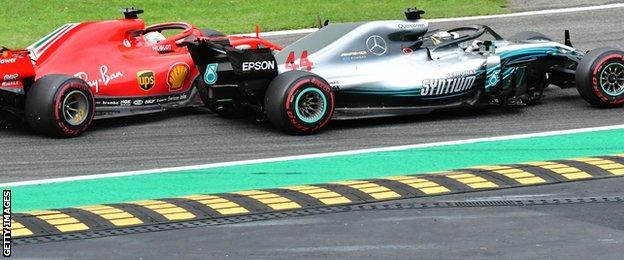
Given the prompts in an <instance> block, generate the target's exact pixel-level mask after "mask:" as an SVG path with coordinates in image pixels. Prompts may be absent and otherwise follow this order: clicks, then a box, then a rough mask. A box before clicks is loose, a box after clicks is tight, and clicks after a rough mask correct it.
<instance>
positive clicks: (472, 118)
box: [0, 8, 624, 182]
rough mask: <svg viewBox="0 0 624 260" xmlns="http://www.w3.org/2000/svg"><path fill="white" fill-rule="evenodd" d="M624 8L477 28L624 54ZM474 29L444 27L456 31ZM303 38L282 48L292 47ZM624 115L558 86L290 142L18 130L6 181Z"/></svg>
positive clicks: (184, 130) (193, 115)
mask: <svg viewBox="0 0 624 260" xmlns="http://www.w3.org/2000/svg"><path fill="white" fill-rule="evenodd" d="M623 11H624V9H621V8H620V9H610V10H601V11H592V12H585V13H582V12H576V13H567V14H555V15H546V16H529V17H516V18H504V19H486V20H480V21H470V23H472V24H476V23H483V24H489V25H491V26H492V27H493V28H494V29H495V30H497V31H498V32H500V33H501V34H503V35H504V36H511V35H513V34H514V33H516V32H518V31H522V30H535V31H540V32H543V33H545V34H546V35H549V36H551V37H552V38H553V39H554V40H559V41H562V40H563V31H564V30H565V29H570V30H571V31H572V41H573V43H574V44H575V45H576V47H578V48H581V49H592V48H597V47H601V46H613V47H619V48H623V47H624V41H623V39H624V27H622V26H620V25H622V24H624V16H622V15H621V14H622V12H623ZM461 25H465V22H450V23H435V24H432V27H433V28H451V27H456V26H461ZM298 37H301V35H296V36H287V37H284V36H281V37H277V38H275V39H274V40H276V41H278V42H280V43H283V44H286V43H289V42H292V41H294V40H296V39H297V38H298ZM621 115H622V109H611V110H604V109H594V108H591V107H590V106H589V105H588V104H587V103H586V102H585V101H584V100H582V99H581V98H580V97H579V96H578V94H577V92H576V90H575V89H567V90H560V89H558V88H550V89H548V91H547V93H546V97H545V98H544V99H543V102H541V103H540V104H537V105H534V106H530V107H526V108H521V109H502V108H491V109H469V110H460V111H450V112H438V113H433V114H429V115H420V116H410V117H401V118H387V119H376V120H353V121H334V122H332V123H331V124H330V125H329V127H328V129H327V130H326V131H324V132H323V133H321V134H318V135H313V136H290V135H286V134H283V133H282V132H279V131H277V130H276V129H274V128H273V127H272V126H270V124H267V123H264V124H258V123H255V122H254V120H253V119H251V118H249V119H239V120H228V119H223V118H219V117H217V116H215V115H212V114H208V113H207V112H206V111H203V110H201V109H184V110H176V111H170V112H164V113H157V114H151V115H144V116H134V117H127V118H119V119H112V120H102V121H96V122H95V124H94V126H93V128H92V130H91V131H88V132H87V133H86V134H85V135H84V136H83V137H80V138H75V139H50V138H46V137H40V136H38V135H36V134H34V133H32V132H31V131H30V130H29V129H28V128H25V127H21V126H19V125H17V126H16V125H13V126H9V127H8V128H3V129H1V130H0V182H9V181H23V180H34V179H45V178H53V177H65V176H75V175H88V174H98V173H109V172H118V171H129V170H143V169H151V168H159V167H173V166H185V165H194V164H205V163H212V162H223V161H233V160H246V159H257V158H267V157H275V156H286V155H298V154H307V153H319V152H331V151H343V150H350V149H359V148H372V147H380V146H391V145H404V144H415V143H426V142H436V141H448V140H459V139H468V138H478V137H488V136H497V135H508V134H520V133H527V132H539V131H548V130H561V129H571V128H581V127H592V126H604V125H612V124H622V123H624V118H622V116H621Z"/></svg>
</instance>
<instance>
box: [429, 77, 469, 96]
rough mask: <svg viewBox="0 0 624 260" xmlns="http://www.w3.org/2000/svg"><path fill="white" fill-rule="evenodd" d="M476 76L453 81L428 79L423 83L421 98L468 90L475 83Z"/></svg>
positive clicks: (453, 79)
mask: <svg viewBox="0 0 624 260" xmlns="http://www.w3.org/2000/svg"><path fill="white" fill-rule="evenodd" d="M475 79H476V77H475V76H468V77H460V78H452V79H426V80H424V81H423V88H422V90H421V91H420V95H421V96H436V95H445V94H452V93H458V92H462V91H465V90H468V89H470V88H471V87H472V85H473V84H474V82H475Z"/></svg>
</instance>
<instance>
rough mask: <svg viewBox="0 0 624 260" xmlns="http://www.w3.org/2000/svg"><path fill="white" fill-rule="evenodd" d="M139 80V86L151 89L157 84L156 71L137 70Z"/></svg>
mask: <svg viewBox="0 0 624 260" xmlns="http://www.w3.org/2000/svg"><path fill="white" fill-rule="evenodd" d="M137 81H138V82H139V87H141V88H142V89H143V90H150V89H152V88H153V87H154V85H156V77H154V72H153V71H151V70H143V71H139V72H137Z"/></svg>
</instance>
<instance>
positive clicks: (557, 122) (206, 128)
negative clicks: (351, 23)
mask: <svg viewBox="0 0 624 260" xmlns="http://www.w3.org/2000/svg"><path fill="white" fill-rule="evenodd" d="M623 11H624V10H623V9H613V10H603V11H592V12H588V13H571V14H557V15H550V16H533V17H518V18H509V19H492V20H483V21H472V22H471V23H484V24H488V25H491V26H492V27H493V28H494V29H495V30H497V31H499V32H501V33H502V34H503V35H504V36H510V35H512V34H514V33H515V32H517V31H522V30H536V31H541V32H543V33H545V34H547V35H550V36H552V37H553V38H554V39H555V40H562V38H563V30H564V29H571V30H572V37H573V38H572V39H573V42H574V43H575V45H576V47H579V48H583V49H591V48H596V47H601V46H613V47H619V48H623V47H624V41H622V40H623V38H624V34H623V33H622V31H623V30H624V29H623V28H622V26H620V25H621V24H624V23H623V22H624V17H622V15H621V13H622V12H623ZM459 25H462V23H438V24H433V27H434V28H440V27H441V28H448V27H453V26H459ZM277 40H278V41H280V42H282V43H287V42H290V41H292V40H293V38H292V37H286V38H285V37H282V38H281V39H277ZM546 94H547V95H546V98H545V99H544V100H543V102H542V103H541V104H538V105H535V106H531V107H527V108H524V109H516V110H506V109H496V108H495V109H473V110H468V111H464V110H463V111H450V112H438V113H434V114H431V115H424V116H413V117H404V118H393V119H379V120H364V121H346V122H333V123H332V124H331V126H330V127H329V129H327V131H325V132H324V133H322V134H320V135H315V136H306V137H299V136H287V135H283V134H281V133H280V132H277V131H276V130H274V129H273V128H272V127H270V126H268V125H266V124H265V125H257V124H255V123H253V122H252V120H225V119H220V118H217V117H214V116H212V115H209V114H206V113H205V112H202V111H199V110H182V111H174V112H167V113H160V114H154V115H147V116H140V117H132V118H124V119H115V120H107V121H100V122H97V123H96V125H95V126H94V128H93V130H92V131H89V132H88V133H87V134H86V135H85V137H83V138H78V139H72V140H52V139H47V138H41V137H38V136H36V135H34V134H32V133H29V132H27V130H25V129H22V128H20V127H10V128H8V129H6V130H2V131H1V132H0V136H1V137H0V147H2V149H1V151H0V158H2V159H0V169H2V170H0V171H1V177H0V181H3V182H4V181H17V180H30V179H41V178H50V177H62V176H72V175H83V174H95V173H106V172H113V171H122V170H138V169H145V168H155V167H169V166H181V165H189V164H200V163H208V162H220V161H231V160H239V159H253V158H265V157H273V156H283V155H294V154H302V153H315V152H329V151H340V150H347V149H357V148H370V147H378V146H387V145H402V144H412V143H423V142H434V141H446V140H457V139H468V138H476V137H485V136H496V135H506V134H519V133H527V132H538V131H550V130H561V129H570V128H580V127H592V126H603V125H612V124H622V123H624V119H623V118H622V110H621V109H614V110H599V109H593V108H591V107H589V106H588V105H587V104H586V103H585V101H583V100H582V99H580V98H579V97H578V94H577V93H576V91H575V90H573V89H570V90H564V91H561V90H558V89H555V88H553V89H550V90H549V91H548V92H547V93H546ZM623 186H624V178H614V179H606V180H592V181H585V182H574V183H565V184H556V185H546V186H535V187H526V188H514V189H507V190H497V191H487V192H479V193H468V194H457V195H449V196H439V197H430V198H420V199H416V200H410V201H408V202H431V201H462V200H504V199H521V198H524V199H527V198H535V199H541V198H578V197H607V196H621V195H622V187H623ZM623 245H624V211H623V210H622V203H588V204H574V205H549V206H530V207H472V208H449V209H427V210H391V211H390V210H385V211H384V210H380V211H368V212H348V213H336V214H328V215H318V216H307V217H295V218H288V219H281V220H270V221H261V222H251V223H244V224H235V225H227V226H214V227H202V228H195V229H185V230H177V231H163V232H155V233H144V234H134V235H127V236H118V237H107V238H99V239H90V240H79V241H64V242H55V243H46V244H37V245H22V246H15V247H14V256H16V257H18V258H19V257H27V258H54V257H58V258H111V259H127V258H134V259H141V258H143V259H153V258H185V259H191V258H196V259H206V258H209V259H222V258H233V259H249V258H269V259H275V258H285V259H292V258H294V257H298V258H313V259H327V258H339V259H344V258H366V259H379V258H382V257H383V258H412V259H458V258H461V259H466V258H469V259H473V258H475V259H479V258H497V259H500V258H505V259H527V258H528V259H544V258H552V259H621V256H622V254H623V253H624V252H623V250H622V248H623Z"/></svg>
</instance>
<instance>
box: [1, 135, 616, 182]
mask: <svg viewBox="0 0 624 260" xmlns="http://www.w3.org/2000/svg"><path fill="white" fill-rule="evenodd" d="M615 129H624V124H623V125H611V126H602V127H591V128H578V129H570V130H560V131H548V132H538V133H530V134H517V135H505V136H495V137H485V138H475V139H465V140H456V141H446V142H435V143H424V144H411V145H401V146H389V147H379V148H370V149H360V150H350V151H342V152H331V153H315V154H304V155H294V156H285V157H276V158H265V159H256V160H245V161H233V162H222V163H211V164H201V165H193V166H182V167H171V168H161V169H151V170H141V171H130V172H117V173H105V174H95V175H82V176H72V177H63V178H53V179H43V180H32V181H18V182H7V183H0V187H3V188H5V187H17V186H26V185H39V184H48V183H59V182H70V181H79V180H94V179H104V178H114V177H126V176H135V175H145V174H155V173H168V172H179V171H187V170H204V169H212V168H219V167H228V166H241V165H250V164H260V163H272V162H283V161H294V160H304V159H315V158H325V157H335V156H343V155H356V154H365V153H376V152H393V151H403V150H408V149H417V148H430V147H440V146H449V145H462V144H473V143H478V142H496V141H505V140H517V139H526V138H532V137H546V136H556V135H568V134H578V133H587V132H596V131H606V130H615Z"/></svg>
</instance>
